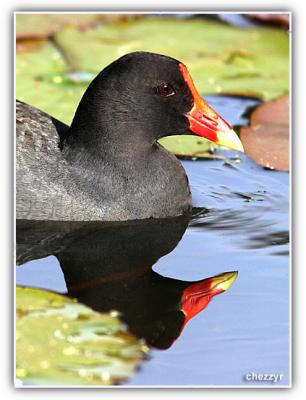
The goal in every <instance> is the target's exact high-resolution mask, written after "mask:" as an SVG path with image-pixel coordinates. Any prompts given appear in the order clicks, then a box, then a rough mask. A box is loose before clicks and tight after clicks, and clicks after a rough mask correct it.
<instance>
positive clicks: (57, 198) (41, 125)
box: [16, 101, 70, 220]
mask: <svg viewBox="0 0 306 400" xmlns="http://www.w3.org/2000/svg"><path fill="white" fill-rule="evenodd" d="M65 129H68V126H66V125H64V124H62V123H61V122H59V121H56V120H55V119H53V118H52V117H51V116H49V115H48V114H46V113H44V112H42V111H40V110H38V109H36V108H34V107H31V106H30V105H28V104H25V103H22V102H20V101H17V102H16V217H17V219H32V220H50V219H52V220H56V219H62V218H60V217H61V214H62V213H63V212H67V207H64V209H65V208H66V210H63V205H64V204H65V203H66V204H67V203H69V201H70V200H69V198H70V196H69V195H68V194H67V193H65V191H63V181H65V179H66V176H65V175H66V174H67V168H65V165H64V160H63V158H62V154H61V150H60V148H59V143H60V133H59V131H60V130H61V131H62V132H63V131H64V130H65ZM57 205H58V207H57ZM67 206H68V204H67ZM56 214H59V215H58V216H57V215H56Z"/></svg>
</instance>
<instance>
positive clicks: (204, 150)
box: [159, 135, 216, 158]
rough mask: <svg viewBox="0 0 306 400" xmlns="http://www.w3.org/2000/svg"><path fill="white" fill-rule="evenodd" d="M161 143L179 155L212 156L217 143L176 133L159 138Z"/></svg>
mask: <svg viewBox="0 0 306 400" xmlns="http://www.w3.org/2000/svg"><path fill="white" fill-rule="evenodd" d="M159 143H160V144H161V145H162V146H164V147H166V149H168V150H170V151H171V152H172V153H174V154H175V155H177V156H181V157H192V158H193V157H194V158H211V157H212V154H211V153H212V152H213V150H214V149H215V147H216V146H215V145H214V144H213V143H212V142H209V141H208V140H206V139H203V138H201V137H199V138H197V137H195V136H182V135H174V136H169V137H165V138H163V139H160V140H159Z"/></svg>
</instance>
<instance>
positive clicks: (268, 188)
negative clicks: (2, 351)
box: [17, 97, 290, 386]
mask: <svg viewBox="0 0 306 400" xmlns="http://www.w3.org/2000/svg"><path fill="white" fill-rule="evenodd" d="M209 101H210V103H211V104H213V106H214V107H215V108H216V109H217V110H218V111H219V112H221V114H222V115H223V116H224V117H225V118H228V119H229V122H231V123H232V124H235V125H240V124H241V123H243V122H244V121H243V118H242V114H243V113H244V111H245V108H246V105H245V101H244V100H241V99H236V98H226V97H222V98H220V97H218V98H210V99H209ZM254 101H255V100H248V103H247V106H253V105H254V104H255V103H256V101H255V103H254ZM253 103H254V104H253ZM231 110H235V113H233V112H232V111H231ZM227 114H228V115H227ZM224 154H225V155H226V157H227V160H204V161H183V165H184V167H185V169H186V171H187V174H188V177H189V182H190V185H191V187H192V192H193V203H194V206H195V207H198V208H199V209H197V210H196V211H195V215H194V216H193V217H192V218H191V220H189V221H187V220H185V219H174V220H168V221H167V220H166V221H151V222H148V223H147V224H143V223H133V224H128V225H127V224H108V225H105V224H97V225H96V226H93V225H90V226H87V225H86V224H85V225H84V224H83V225H82V224H81V225H78V226H75V225H71V224H70V225H69V226H65V227H63V225H61V226H59V225H57V224H51V225H49V226H48V227H47V226H42V225H39V224H38V225H35V224H33V225H32V226H31V227H30V228H29V226H26V227H25V226H19V228H18V230H17V243H18V242H19V256H20V262H21V263H23V262H25V263H24V264H23V265H22V266H20V267H18V268H17V284H22V285H28V286H35V287H41V288H46V289H52V290H55V291H58V292H62V293H67V291H68V293H69V294H70V295H71V296H75V297H78V298H79V299H80V301H82V302H84V303H85V304H88V305H90V306H91V307H93V308H94V309H97V310H100V311H107V310H109V309H119V310H121V312H122V314H123V318H124V320H125V321H126V323H127V324H128V325H129V327H130V329H131V330H132V331H133V332H134V333H136V334H137V335H139V336H141V337H145V338H146V340H147V342H148V343H149V344H150V345H151V346H152V348H151V351H150V353H149V359H148V360H147V361H145V362H144V363H143V364H142V365H141V368H140V369H139V371H138V372H137V373H136V374H135V376H134V377H133V378H132V379H131V380H130V381H129V382H127V383H126V384H127V385H136V386H140V385H150V386H151V385H189V386H190V385H203V386H209V385H227V386H228V385H263V383H260V382H249V381H246V380H245V378H244V377H245V375H246V374H247V373H252V372H255V373H269V374H270V373H277V374H283V378H282V380H281V381H279V382H277V383H269V382H265V383H266V384H271V385H274V386H276V385H288V383H289V381H290V371H289V276H290V268H289V256H288V252H289V245H288V242H289V228H288V226H289V221H288V215H289V201H288V196H289V177H288V174H287V173H284V172H277V171H269V170H265V169H263V168H262V167H260V166H258V165H256V164H255V163H254V162H253V161H251V160H250V159H249V158H248V157H247V156H245V155H241V154H239V157H237V156H238V154H236V153H235V152H226V153H222V155H224ZM203 207H205V209H203ZM187 224H188V226H187ZM186 228H187V229H186ZM29 229H30V230H29ZM185 229H186V230H185ZM29 232H31V233H29ZM38 238H40V239H39V240H40V245H39V246H37V245H35V244H36V243H37V241H38ZM42 239H43V240H42ZM52 254H57V258H56V257H55V256H54V255H52ZM35 258H40V259H35ZM152 266H153V271H152V270H151V267H152ZM227 271H238V273H239V274H238V278H237V279H236V281H235V282H234V283H233V284H232V286H231V287H230V288H229V289H228V291H226V292H224V293H221V294H218V295H216V296H215V297H214V298H213V299H212V301H211V302H210V303H209V304H208V306H207V307H206V308H205V309H204V310H203V311H201V312H199V313H198V314H197V315H195V316H194V317H193V318H192V319H190V320H189V322H188V323H187V324H186V325H185V326H184V323H185V320H184V318H185V317H184V315H183V314H182V312H181V311H180V304H181V300H182V295H183V293H185V292H184V291H185V290H186V289H187V288H188V287H190V285H192V283H193V282H194V281H201V282H202V283H201V284H202V285H205V284H206V283H207V280H206V279H207V278H209V277H214V276H216V275H219V274H222V273H224V272H227Z"/></svg>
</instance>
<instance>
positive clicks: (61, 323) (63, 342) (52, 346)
mask: <svg viewBox="0 0 306 400" xmlns="http://www.w3.org/2000/svg"><path fill="white" fill-rule="evenodd" d="M16 303H17V310H16V312H17V316H16V355H17V357H16V358H17V359H16V382H17V384H18V385H47V386H49V385H50V386H52V385H112V384H116V383H119V382H121V381H124V380H126V379H128V378H129V377H130V376H131V375H133V373H134V371H135V369H136V367H137V366H138V365H139V363H140V362H141V360H142V359H143V354H144V352H145V351H147V347H146V346H145V345H144V343H143V342H142V341H140V340H138V339H137V338H136V337H135V336H134V335H132V334H131V333H130V332H128V330H127V328H126V326H125V325H124V324H123V323H122V322H121V321H120V320H119V318H118V316H117V315H115V313H110V314H101V313H98V312H95V311H93V310H92V309H90V308H89V307H86V306H84V305H82V304H80V303H78V302H76V301H75V300H73V299H69V298H67V297H65V296H62V295H59V294H55V293H52V292H48V291H45V290H40V289H33V288H25V287H17V290H16Z"/></svg>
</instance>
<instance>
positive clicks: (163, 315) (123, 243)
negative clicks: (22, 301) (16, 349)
mask: <svg viewBox="0 0 306 400" xmlns="http://www.w3.org/2000/svg"><path fill="white" fill-rule="evenodd" d="M187 225H188V219H187V218H185V217H184V218H183V217H180V218H171V219H163V220H146V221H137V222H129V223H111V224H107V223H100V222H99V223H97V222H90V223H76V222H74V223H63V222H37V221H18V222H17V231H16V232H17V262H18V264H23V263H25V262H27V261H30V260H34V259H37V258H42V257H46V256H49V255H55V256H56V257H57V258H58V260H59V263H60V266H61V268H62V270H63V273H64V277H65V281H66V285H67V288H68V293H67V294H68V296H71V297H74V298H77V299H78V300H79V301H80V302H81V303H83V304H86V305H88V306H90V307H91V308H93V309H94V310H96V311H100V312H108V311H110V310H117V311H119V312H120V315H121V319H122V320H123V321H125V322H126V323H127V325H128V327H129V329H130V330H131V331H132V332H133V333H134V334H136V335H137V336H138V337H141V338H144V339H145V340H146V342H147V344H148V345H149V346H153V347H156V348H159V349H166V348H168V347H170V346H171V344H172V343H173V342H174V341H175V340H176V339H177V338H178V336H179V335H180V333H181V332H182V330H183V328H184V326H185V325H186V323H187V322H188V320H189V319H191V318H192V317H193V316H195V315H196V314H197V313H199V312H200V311H202V310H203V309H204V308H205V307H206V306H207V305H208V303H209V301H210V300H211V298H212V297H213V296H214V295H216V294H219V293H221V292H224V291H225V290H226V289H227V288H228V287H229V286H230V285H231V283H232V282H233V281H234V280H235V278H236V276H237V273H236V272H228V273H224V274H221V275H218V276H215V277H212V278H208V279H204V280H201V281H197V282H184V281H181V280H176V279H170V278H165V277H163V276H161V275H159V274H157V273H156V272H154V271H153V270H152V266H153V265H154V264H155V263H156V262H157V260H158V259H159V258H160V257H162V256H164V255H166V254H168V253H169V252H171V251H172V250H173V249H174V248H175V247H176V245H177V244H178V242H179V241H180V239H181V238H182V236H183V234H184V232H185V230H186V228H187ZM42 273H43V269H42Z"/></svg>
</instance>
